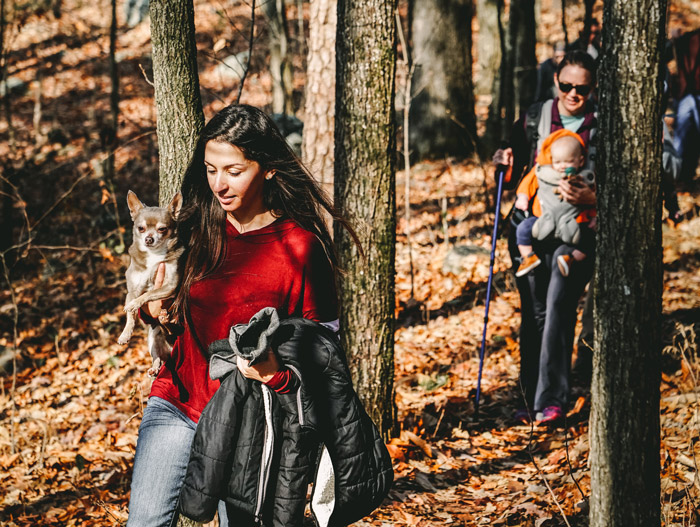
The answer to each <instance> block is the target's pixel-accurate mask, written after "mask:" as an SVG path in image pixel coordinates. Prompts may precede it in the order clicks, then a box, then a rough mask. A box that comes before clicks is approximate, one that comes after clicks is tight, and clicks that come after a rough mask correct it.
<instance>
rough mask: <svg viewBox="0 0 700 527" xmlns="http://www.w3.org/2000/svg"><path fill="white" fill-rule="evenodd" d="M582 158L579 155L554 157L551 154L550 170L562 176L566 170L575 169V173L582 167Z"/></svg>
mask: <svg viewBox="0 0 700 527" xmlns="http://www.w3.org/2000/svg"><path fill="white" fill-rule="evenodd" d="M583 161H584V159H583V156H582V155H580V154H566V155H555V154H554V152H552V168H553V169H554V170H556V171H557V172H561V173H562V174H564V173H565V172H566V169H567V168H575V169H576V170H577V171H578V169H579V168H581V167H582V166H583Z"/></svg>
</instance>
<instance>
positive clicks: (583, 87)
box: [559, 82, 593, 97]
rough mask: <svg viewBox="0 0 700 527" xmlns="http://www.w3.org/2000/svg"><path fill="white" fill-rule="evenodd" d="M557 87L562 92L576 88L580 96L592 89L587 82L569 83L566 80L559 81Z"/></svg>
mask: <svg viewBox="0 0 700 527" xmlns="http://www.w3.org/2000/svg"><path fill="white" fill-rule="evenodd" d="M559 89H560V90H561V91H562V92H564V93H569V92H570V91H571V90H576V93H578V94H579V95H580V96H581V97H585V96H586V95H588V94H589V93H591V90H592V89H593V88H592V87H591V86H589V85H588V84H569V83H568V82H560V83H559Z"/></svg>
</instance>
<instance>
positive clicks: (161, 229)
mask: <svg viewBox="0 0 700 527" xmlns="http://www.w3.org/2000/svg"><path fill="white" fill-rule="evenodd" d="M166 232H168V228H167V227H158V234H165V233H166Z"/></svg>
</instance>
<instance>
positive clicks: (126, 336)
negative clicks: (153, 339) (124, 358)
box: [117, 331, 131, 346]
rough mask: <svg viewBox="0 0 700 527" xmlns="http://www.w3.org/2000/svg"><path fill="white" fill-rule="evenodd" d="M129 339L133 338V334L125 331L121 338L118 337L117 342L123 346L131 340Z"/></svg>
mask: <svg viewBox="0 0 700 527" xmlns="http://www.w3.org/2000/svg"><path fill="white" fill-rule="evenodd" d="M129 339H131V334H130V333H127V332H126V331H125V332H123V333H122V334H121V335H119V338H118V339H117V344H119V345H120V346H123V345H124V344H127V343H128V342H129Z"/></svg>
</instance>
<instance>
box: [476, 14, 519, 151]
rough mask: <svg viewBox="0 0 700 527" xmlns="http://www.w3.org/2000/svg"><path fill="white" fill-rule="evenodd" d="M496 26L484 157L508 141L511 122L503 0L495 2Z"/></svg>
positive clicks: (510, 95) (510, 97)
mask: <svg viewBox="0 0 700 527" xmlns="http://www.w3.org/2000/svg"><path fill="white" fill-rule="evenodd" d="M496 8H497V9H496V11H497V13H496V26H497V28H498V42H499V49H500V53H499V57H500V59H501V60H500V64H499V66H498V71H497V72H496V75H495V76H494V78H493V88H492V89H491V93H492V98H491V104H490V105H489V114H488V117H487V119H486V131H485V133H484V137H483V140H482V144H483V149H484V153H485V154H486V157H490V155H491V154H492V153H493V152H495V151H496V149H497V148H499V147H500V145H501V143H503V142H504V141H506V140H507V139H508V134H509V133H510V126H511V123H512V122H513V115H514V113H513V112H512V110H511V111H509V108H511V109H512V100H513V94H512V88H513V80H512V76H513V67H512V65H511V64H510V61H511V60H512V53H509V51H508V50H509V49H510V46H509V42H508V36H507V34H506V30H505V28H504V26H503V18H502V15H503V0H497V1H496Z"/></svg>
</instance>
